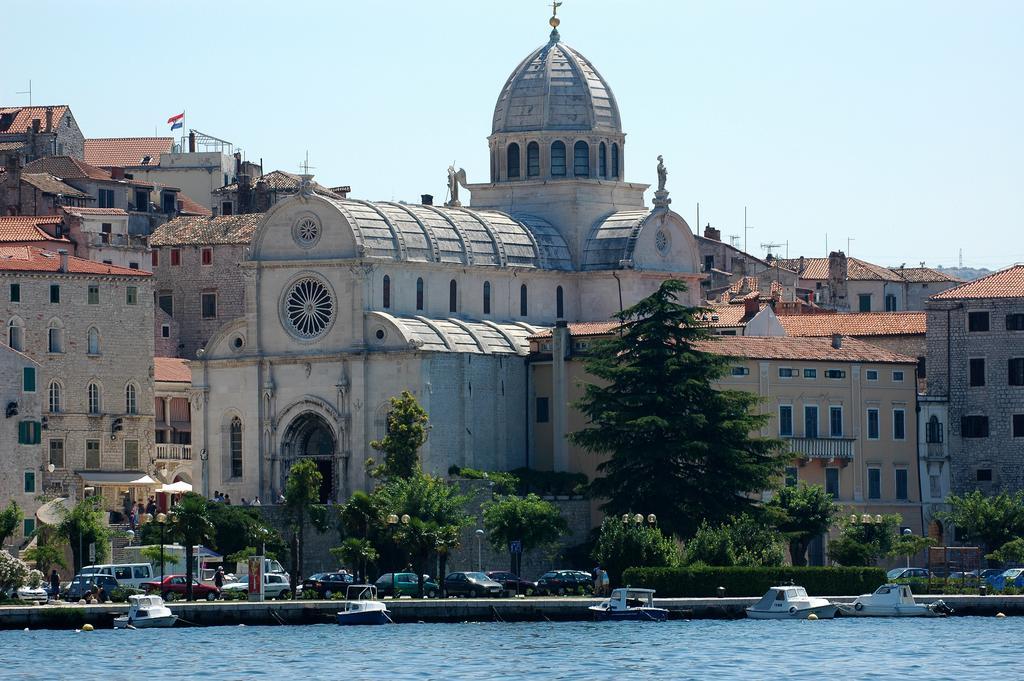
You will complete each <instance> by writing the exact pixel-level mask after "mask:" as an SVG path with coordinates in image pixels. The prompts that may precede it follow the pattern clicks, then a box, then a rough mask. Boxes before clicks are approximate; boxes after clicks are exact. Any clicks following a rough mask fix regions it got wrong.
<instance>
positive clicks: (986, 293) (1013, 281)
mask: <svg viewBox="0 0 1024 681" xmlns="http://www.w3.org/2000/svg"><path fill="white" fill-rule="evenodd" d="M969 298H1024V265H1013V266H1012V267H1007V268H1006V269H1005V270H999V271H998V272H993V273H992V274H989V275H987V276H984V277H982V278H981V279H975V280H974V281H969V282H967V283H965V284H960V285H959V286H954V287H953V288H950V289H946V290H945V291H943V292H942V293H936V294H935V295H934V296H932V297H931V298H930V300H962V299H969Z"/></svg>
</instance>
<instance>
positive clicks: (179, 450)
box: [156, 444, 192, 461]
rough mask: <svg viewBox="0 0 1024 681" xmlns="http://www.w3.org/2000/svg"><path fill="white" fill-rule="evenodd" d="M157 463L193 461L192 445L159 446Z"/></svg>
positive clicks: (157, 447)
mask: <svg viewBox="0 0 1024 681" xmlns="http://www.w3.org/2000/svg"><path fill="white" fill-rule="evenodd" d="M156 460H157V461H191V460H192V445H173V444H157V446H156Z"/></svg>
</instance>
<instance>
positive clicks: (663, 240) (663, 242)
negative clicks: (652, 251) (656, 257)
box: [654, 229, 668, 255]
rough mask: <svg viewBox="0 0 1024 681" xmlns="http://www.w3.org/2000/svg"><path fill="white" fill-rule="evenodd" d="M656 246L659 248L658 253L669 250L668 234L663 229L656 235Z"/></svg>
mask: <svg viewBox="0 0 1024 681" xmlns="http://www.w3.org/2000/svg"><path fill="white" fill-rule="evenodd" d="M654 246H655V248H657V249H658V253H661V254H662V255H664V254H665V253H667V252H668V234H667V233H666V232H665V230H663V229H659V230H658V232H657V233H656V234H655V235H654Z"/></svg>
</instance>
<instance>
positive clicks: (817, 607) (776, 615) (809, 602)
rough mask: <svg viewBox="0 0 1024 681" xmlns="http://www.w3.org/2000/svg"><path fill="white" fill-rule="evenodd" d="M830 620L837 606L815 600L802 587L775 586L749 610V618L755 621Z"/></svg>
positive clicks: (825, 599) (823, 599) (818, 599)
mask: <svg viewBox="0 0 1024 681" xmlns="http://www.w3.org/2000/svg"><path fill="white" fill-rule="evenodd" d="M812 614H813V615H814V616H815V618H817V619H821V620H830V619H832V618H833V617H835V615H836V606H835V605H833V604H832V603H831V602H830V601H829V600H828V599H827V598H813V597H811V596H808V595H807V590H806V589H804V588H803V587H802V586H795V585H791V586H773V587H772V588H770V589H768V593H766V594H765V595H764V596H762V597H761V600H759V601H758V602H757V603H755V604H754V605H752V606H750V607H749V608H747V617H749V618H750V619H755V620H805V619H807V618H808V617H810V616H811V615H812Z"/></svg>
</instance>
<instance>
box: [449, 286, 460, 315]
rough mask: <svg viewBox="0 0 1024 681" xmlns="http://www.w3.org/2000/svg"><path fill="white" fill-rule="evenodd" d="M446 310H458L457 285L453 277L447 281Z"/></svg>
mask: <svg viewBox="0 0 1024 681" xmlns="http://www.w3.org/2000/svg"><path fill="white" fill-rule="evenodd" d="M448 311H449V312H451V313H452V314H454V313H456V312H458V311H459V285H458V284H457V283H455V280H454V279H452V280H451V281H449V282H448Z"/></svg>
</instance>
